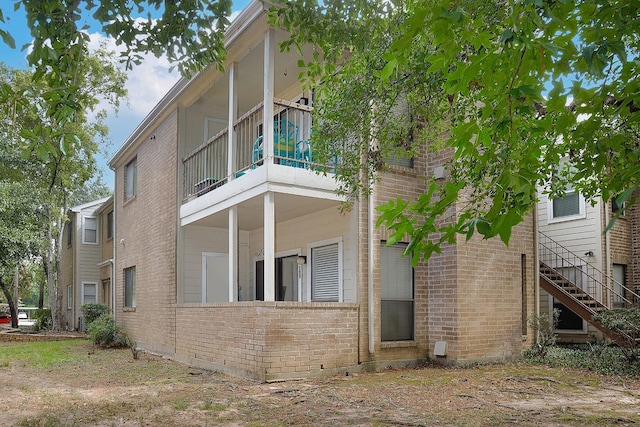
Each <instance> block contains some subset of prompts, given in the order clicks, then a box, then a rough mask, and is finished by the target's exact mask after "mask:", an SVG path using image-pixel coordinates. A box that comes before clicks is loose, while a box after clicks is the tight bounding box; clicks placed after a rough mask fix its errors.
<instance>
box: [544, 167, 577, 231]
mask: <svg viewBox="0 0 640 427" xmlns="http://www.w3.org/2000/svg"><path fill="white" fill-rule="evenodd" d="M572 170H573V169H572V167H571V165H569V164H568V162H567V160H566V159H563V160H562V161H561V162H560V165H559V166H558V173H562V174H563V176H564V177H565V178H567V179H568V180H569V181H570V180H571V179H572V177H573V175H572ZM547 206H548V209H547V210H548V213H549V222H561V221H569V220H572V219H580V218H586V216H587V214H586V204H585V200H584V197H582V195H581V194H580V193H579V192H578V191H576V190H574V188H573V186H572V185H571V182H569V183H567V184H566V187H565V191H564V196H563V197H558V198H555V199H552V198H549V199H548V203H547Z"/></svg>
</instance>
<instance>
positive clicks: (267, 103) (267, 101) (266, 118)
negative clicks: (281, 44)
mask: <svg viewBox="0 0 640 427" xmlns="http://www.w3.org/2000/svg"><path fill="white" fill-rule="evenodd" d="M275 43H276V42H275V30H274V29H273V28H269V30H267V33H266V34H265V37H264V75H263V78H264V82H263V88H264V94H263V105H264V110H263V111H264V113H263V114H264V115H263V122H264V123H263V157H264V159H265V162H264V164H265V165H267V167H268V165H270V164H273V132H274V129H273V94H274V86H275V76H274V75H275V72H274V68H275ZM265 272H266V263H265Z"/></svg>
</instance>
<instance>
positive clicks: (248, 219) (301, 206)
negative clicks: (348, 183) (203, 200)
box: [190, 193, 340, 231]
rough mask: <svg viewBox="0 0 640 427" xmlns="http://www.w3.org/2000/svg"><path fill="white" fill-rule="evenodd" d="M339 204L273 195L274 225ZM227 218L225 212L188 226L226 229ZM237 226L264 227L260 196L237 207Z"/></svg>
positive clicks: (335, 206)
mask: <svg viewBox="0 0 640 427" xmlns="http://www.w3.org/2000/svg"><path fill="white" fill-rule="evenodd" d="M339 207H340V202H339V201H336V200H328V199H319V198H314V197H304V196H299V195H292V194H283V193H276V194H275V215H276V223H282V222H286V221H291V220H294V219H295V218H299V217H303V216H305V215H308V214H312V213H314V212H319V211H322V210H325V209H329V208H332V209H338V208H339ZM228 222H229V217H228V213H227V211H226V210H225V211H222V212H218V213H216V214H213V215H210V216H207V217H205V218H202V219H200V220H198V221H195V222H193V223H191V224H190V225H199V226H205V227H216V228H227V227H228ZM238 226H239V229H240V230H247V231H251V230H256V229H259V228H262V227H263V226H264V199H263V197H262V196H258V197H254V198H251V199H249V200H246V201H244V202H242V203H241V204H239V205H238Z"/></svg>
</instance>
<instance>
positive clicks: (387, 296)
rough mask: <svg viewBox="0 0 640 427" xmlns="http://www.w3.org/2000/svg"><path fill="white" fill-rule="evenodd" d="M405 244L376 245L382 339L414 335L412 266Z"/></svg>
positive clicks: (406, 339) (391, 339) (389, 339)
mask: <svg viewBox="0 0 640 427" xmlns="http://www.w3.org/2000/svg"><path fill="white" fill-rule="evenodd" d="M406 248H407V245H406V244H396V245H392V246H387V245H386V243H385V242H382V246H381V249H380V306H381V310H380V323H381V339H382V341H411V340H413V336H414V331H413V329H414V320H413V319H414V304H413V302H414V301H413V266H412V265H411V256H409V255H407V256H404V255H403V253H404V251H405V249H406Z"/></svg>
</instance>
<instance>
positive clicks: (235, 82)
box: [227, 62, 238, 180]
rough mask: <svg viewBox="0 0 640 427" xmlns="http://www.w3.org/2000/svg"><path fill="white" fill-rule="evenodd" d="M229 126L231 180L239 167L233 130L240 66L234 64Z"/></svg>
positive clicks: (230, 74) (229, 175) (230, 76)
mask: <svg viewBox="0 0 640 427" xmlns="http://www.w3.org/2000/svg"><path fill="white" fill-rule="evenodd" d="M228 116H229V124H228V125H227V129H228V132H229V133H228V136H229V138H228V139H229V141H228V150H227V153H229V157H228V158H227V176H228V177H229V180H232V179H233V178H234V174H235V171H234V169H235V168H236V167H238V165H237V164H236V159H237V158H238V155H237V153H236V147H237V143H236V133H235V132H234V130H233V123H234V122H235V121H236V119H237V118H238V64H237V63H235V62H233V63H231V65H229V114H228Z"/></svg>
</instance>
